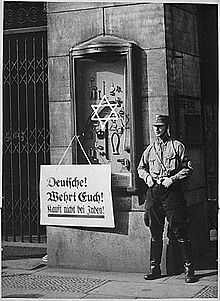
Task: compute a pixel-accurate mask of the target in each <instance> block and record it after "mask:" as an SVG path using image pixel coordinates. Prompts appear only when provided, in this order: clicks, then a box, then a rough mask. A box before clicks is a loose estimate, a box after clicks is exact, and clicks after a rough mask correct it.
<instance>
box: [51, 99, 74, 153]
mask: <svg viewBox="0 0 220 301" xmlns="http://www.w3.org/2000/svg"><path fill="white" fill-rule="evenodd" d="M70 140H71V103H70V102H51V103H50V144H51V146H52V147H54V146H68V145H69V143H70Z"/></svg>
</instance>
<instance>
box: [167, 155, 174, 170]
mask: <svg viewBox="0 0 220 301" xmlns="http://www.w3.org/2000/svg"><path fill="white" fill-rule="evenodd" d="M165 166H166V168H167V169H168V170H170V171H171V170H175V169H176V168H177V157H176V154H170V155H167V156H166V160H165Z"/></svg>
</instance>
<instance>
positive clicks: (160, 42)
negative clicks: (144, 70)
mask: <svg viewBox="0 0 220 301" xmlns="http://www.w3.org/2000/svg"><path fill="white" fill-rule="evenodd" d="M105 20H106V22H105V25H106V33H107V34H113V35H116V36H119V37H121V38H124V39H128V40H133V41H135V42H136V43H138V45H139V46H140V47H141V48H158V47H165V33H164V9H163V4H139V5H127V6H121V7H113V8H106V9H105Z"/></svg>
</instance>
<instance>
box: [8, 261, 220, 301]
mask: <svg viewBox="0 0 220 301" xmlns="http://www.w3.org/2000/svg"><path fill="white" fill-rule="evenodd" d="M196 276H197V282H195V283H191V284H186V283H184V275H183V274H180V275H177V276H164V277H162V278H160V279H156V280H151V281H146V280H144V278H143V274H142V273H119V272H103V271H90V270H77V269H66V268H65V269H64V268H51V267H48V266H47V264H46V263H44V262H43V261H42V258H21V259H13V260H4V259H3V260H2V299H3V300H7V299H9V300H18V299H19V298H28V299H31V300H33V299H39V300H40V299H168V298H182V299H188V298H205V299H207V298H215V299H216V300H218V299H217V297H218V295H217V294H218V293H217V290H218V288H217V284H218V283H217V282H218V271H217V266H216V268H213V267H212V268H211V269H200V270H196Z"/></svg>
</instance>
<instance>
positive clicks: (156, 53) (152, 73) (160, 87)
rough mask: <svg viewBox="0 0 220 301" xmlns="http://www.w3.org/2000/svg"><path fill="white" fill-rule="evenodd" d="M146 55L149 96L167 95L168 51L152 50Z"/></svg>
mask: <svg viewBox="0 0 220 301" xmlns="http://www.w3.org/2000/svg"><path fill="white" fill-rule="evenodd" d="M146 54H147V78H148V96H164V95H167V94H168V92H167V66H166V49H165V48H164V49H152V50H148V51H146Z"/></svg>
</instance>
